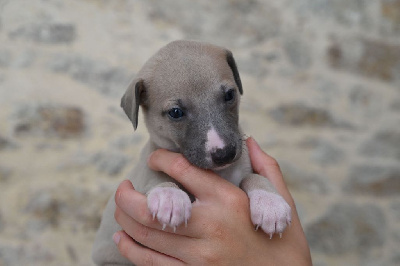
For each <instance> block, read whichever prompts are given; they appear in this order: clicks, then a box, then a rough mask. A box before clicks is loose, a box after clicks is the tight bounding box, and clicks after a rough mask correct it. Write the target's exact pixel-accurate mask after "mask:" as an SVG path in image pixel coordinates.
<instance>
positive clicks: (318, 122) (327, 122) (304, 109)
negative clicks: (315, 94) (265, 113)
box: [270, 103, 340, 127]
mask: <svg viewBox="0 0 400 266" xmlns="http://www.w3.org/2000/svg"><path fill="white" fill-rule="evenodd" d="M270 115H271V117H272V118H273V119H274V120H275V121H277V122H279V123H283V124H289V125H292V126H316V127H318V126H333V127H335V126H339V125H340V124H339V122H337V121H336V120H335V118H333V116H332V114H331V113H330V112H329V111H328V110H325V109H322V108H317V107H310V106H307V105H305V104H302V103H290V104H284V105H281V106H278V107H277V108H275V109H273V110H272V111H271V112H270Z"/></svg>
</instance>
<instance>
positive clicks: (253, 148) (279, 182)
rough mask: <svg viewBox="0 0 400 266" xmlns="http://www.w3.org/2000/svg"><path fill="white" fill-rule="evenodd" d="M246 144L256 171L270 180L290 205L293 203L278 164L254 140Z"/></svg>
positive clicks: (249, 139) (248, 140)
mask: <svg viewBox="0 0 400 266" xmlns="http://www.w3.org/2000/svg"><path fill="white" fill-rule="evenodd" d="M246 142H247V147H248V150H249V155H250V160H251V165H252V167H253V169H254V171H255V172H256V173H258V174H260V175H262V176H264V177H266V178H268V180H269V181H271V183H272V184H273V185H274V187H275V188H276V189H277V190H278V192H279V193H280V194H281V195H282V196H283V197H284V198H285V199H286V200H287V201H288V203H289V201H290V202H291V201H293V199H292V196H291V195H290V193H289V190H288V188H287V186H286V183H285V181H284V179H283V176H282V172H281V169H280V167H279V164H278V162H277V161H276V160H275V159H274V158H273V157H272V156H270V155H268V154H267V153H265V152H264V151H263V150H262V149H261V147H260V146H259V145H258V144H257V142H256V141H255V140H254V139H253V138H251V137H250V138H248V139H247V141H246Z"/></svg>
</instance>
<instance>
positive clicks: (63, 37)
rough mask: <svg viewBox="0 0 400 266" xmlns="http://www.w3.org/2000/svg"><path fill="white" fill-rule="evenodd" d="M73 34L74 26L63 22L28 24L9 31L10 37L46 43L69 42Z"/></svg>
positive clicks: (73, 36)
mask: <svg viewBox="0 0 400 266" xmlns="http://www.w3.org/2000/svg"><path fill="white" fill-rule="evenodd" d="M75 36H76V32H75V26H74V25H72V24H64V23H43V24H28V25H24V26H21V27H20V28H18V29H16V30H14V31H12V32H10V33H9V37H10V38H23V39H25V40H31V41H34V42H39V43H48V44H59V43H71V42H73V41H74V40H75Z"/></svg>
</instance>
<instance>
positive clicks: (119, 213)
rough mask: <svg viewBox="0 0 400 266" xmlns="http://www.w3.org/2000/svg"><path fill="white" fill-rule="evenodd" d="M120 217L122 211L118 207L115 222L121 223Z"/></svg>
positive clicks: (115, 212)
mask: <svg viewBox="0 0 400 266" xmlns="http://www.w3.org/2000/svg"><path fill="white" fill-rule="evenodd" d="M120 217H121V209H120V208H118V207H117V208H115V211H114V219H115V221H117V222H119V220H120Z"/></svg>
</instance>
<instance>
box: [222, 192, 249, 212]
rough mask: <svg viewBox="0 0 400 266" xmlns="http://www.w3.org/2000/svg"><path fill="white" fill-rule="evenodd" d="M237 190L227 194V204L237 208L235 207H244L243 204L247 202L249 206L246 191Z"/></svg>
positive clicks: (225, 198)
mask: <svg viewBox="0 0 400 266" xmlns="http://www.w3.org/2000/svg"><path fill="white" fill-rule="evenodd" d="M235 192H236V191H235ZM235 192H231V193H227V194H226V196H225V197H224V200H225V204H226V205H227V206H229V207H230V208H235V209H236V208H238V207H242V205H243V204H246V206H247V201H248V199H247V195H246V194H245V193H244V192H243V193H235ZM240 192H242V191H240Z"/></svg>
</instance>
